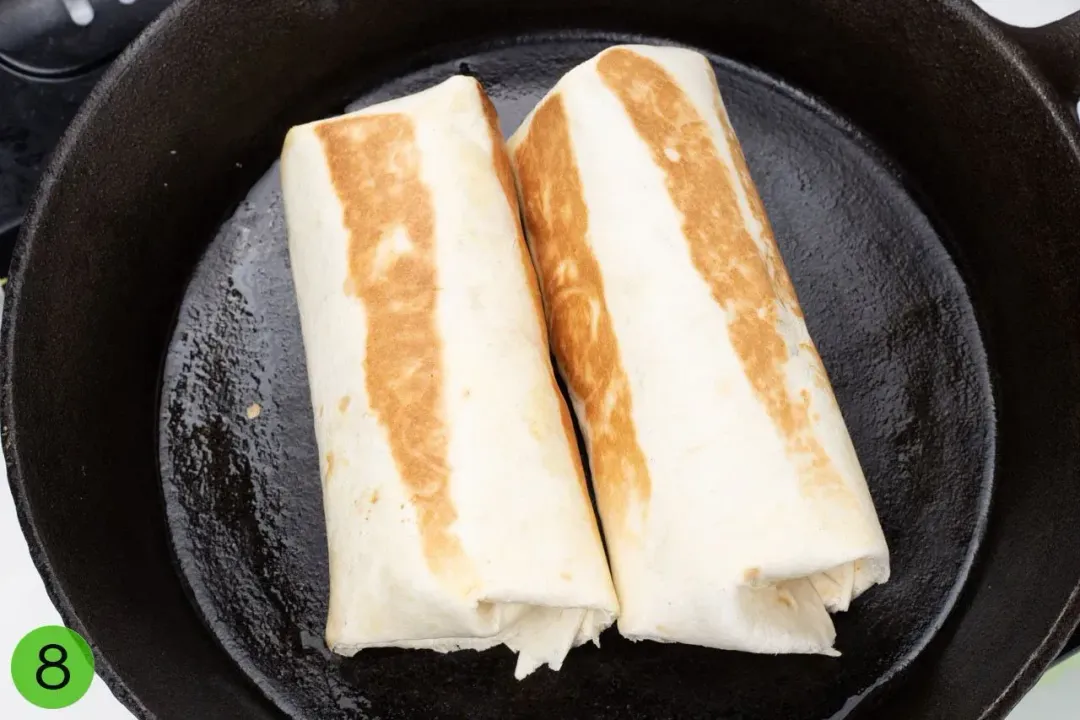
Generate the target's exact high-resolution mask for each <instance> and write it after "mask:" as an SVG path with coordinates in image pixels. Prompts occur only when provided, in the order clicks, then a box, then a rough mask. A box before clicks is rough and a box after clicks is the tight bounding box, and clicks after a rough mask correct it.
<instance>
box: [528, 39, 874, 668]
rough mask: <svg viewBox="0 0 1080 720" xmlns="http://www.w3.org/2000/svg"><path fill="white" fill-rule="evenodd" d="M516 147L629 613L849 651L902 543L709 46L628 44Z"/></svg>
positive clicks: (570, 81)
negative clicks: (876, 499)
mask: <svg viewBox="0 0 1080 720" xmlns="http://www.w3.org/2000/svg"><path fill="white" fill-rule="evenodd" d="M510 149H511V157H512V162H513V164H514V167H515V171H516V175H517V179H518V184H519V190H520V195H521V200H522V204H523V210H524V217H525V224H526V232H527V236H528V238H529V242H530V246H531V251H532V255H533V258H534V262H535V264H536V267H537V271H538V274H539V277H540V281H541V290H542V294H543V299H544V303H545V306H546V309H547V314H548V322H549V326H550V332H551V340H552V345H553V347H554V350H555V355H556V358H557V360H558V363H559V365H560V367H561V371H562V373H563V374H564V376H565V377H566V379H567V382H568V385H569V387H570V390H571V394H572V398H573V404H574V408H575V410H576V412H577V415H578V418H579V420H580V421H581V424H582V426H583V428H584V431H585V435H586V438H587V445H588V452H589V460H590V465H591V469H592V476H593V484H594V489H595V491H596V497H597V504H598V507H599V511H600V515H601V519H602V521H603V529H604V533H605V538H606V540H607V546H608V552H609V554H610V558H611V568H612V575H613V577H614V579H615V585H616V589H617V591H618V595H619V602H620V605H621V615H620V618H619V629H620V631H621V632H622V634H624V635H626V636H627V637H630V638H632V639H651V640H658V641H663V642H684V643H692V644H696V645H705V646H709V647H716V648H726V649H733V650H744V651H751V652H762V653H822V654H836V652H835V650H834V649H833V644H834V640H835V630H834V628H833V624H832V620H831V618H830V616H829V614H828V611H838V610H845V609H847V607H848V605H849V603H850V602H851V600H852V599H853V598H855V597H857V596H858V595H859V594H860V593H862V592H863V591H865V590H866V589H867V588H869V587H870V586H871V585H874V584H875V583H881V582H885V581H886V580H887V579H888V577H889V554H888V548H887V547H886V543H885V538H884V536H883V534H882V531H881V527H880V525H879V522H878V518H877V515H876V512H875V509H874V505H873V502H872V500H871V497H870V494H869V492H868V490H867V485H866V481H865V479H864V477H863V473H862V470H861V469H860V466H859V461H858V458H857V457H856V454H855V450H854V448H853V446H852V443H851V439H850V437H849V435H848V431H847V429H846V427H845V425H844V420H843V418H842V417H841V414H840V410H839V408H838V407H837V404H836V400H835V398H834V397H833V392H832V388H831V386H830V383H829V379H828V377H827V376H826V373H825V369H824V367H823V365H822V362H821V359H820V357H819V356H818V353H817V350H816V349H815V346H814V342H813V340H812V339H811V338H810V335H809V334H808V332H807V329H806V324H805V323H804V321H803V316H802V311H801V310H800V307H799V303H798V300H797V298H796V296H795V292H794V290H793V288H792V285H791V281H790V280H789V278H788V274H787V271H786V269H785V267H784V264H783V262H782V260H781V258H780V254H779V252H778V250H777V246H776V243H775V241H774V239H773V235H772V231H771V229H770V227H769V223H768V220H767V219H766V217H765V213H764V210H763V208H762V203H761V200H760V198H759V197H758V194H757V191H756V189H755V187H754V184H753V182H752V180H751V178H750V174H749V172H748V170H747V166H746V162H745V160H744V159H743V155H742V152H741V150H740V147H739V143H738V141H737V139H736V137H735V134H734V132H733V130H732V127H731V123H730V122H729V120H728V117H727V113H726V111H725V109H724V105H723V102H722V101H721V99H720V94H719V91H718V89H717V85H716V79H715V76H714V74H713V70H712V67H711V66H710V64H709V62H708V61H707V60H706V59H705V58H704V57H703V56H702V55H700V54H698V53H695V52H691V51H688V50H683V49H678V48H671V47H664V48H660V47H645V46H624V47H616V48H611V49H608V50H606V51H605V52H603V53H601V54H600V55H599V56H597V57H595V58H593V59H591V60H590V61H588V62H586V63H584V64H583V65H581V66H579V67H577V68H575V69H574V70H572V71H571V72H570V73H568V74H567V75H566V76H565V77H564V78H563V79H562V80H561V81H560V82H559V83H558V84H557V85H556V87H555V88H554V89H553V90H552V91H551V92H550V93H549V94H548V95H547V96H546V97H545V98H544V100H543V101H542V102H541V103H540V105H539V106H538V107H537V108H536V109H535V110H534V111H533V113H532V114H531V115H530V116H529V117H528V118H527V119H526V120H525V122H524V123H523V125H522V126H521V128H520V129H518V131H517V132H516V133H515V134H514V136H513V137H512V138H511V140H510Z"/></svg>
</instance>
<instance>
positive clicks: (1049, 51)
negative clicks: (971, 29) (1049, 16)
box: [1006, 12, 1080, 108]
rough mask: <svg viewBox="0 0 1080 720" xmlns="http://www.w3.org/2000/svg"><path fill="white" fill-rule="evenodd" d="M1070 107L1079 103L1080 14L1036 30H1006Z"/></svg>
mask: <svg viewBox="0 0 1080 720" xmlns="http://www.w3.org/2000/svg"><path fill="white" fill-rule="evenodd" d="M1006 32H1007V34H1009V35H1010V36H1012V38H1013V39H1014V40H1016V41H1017V42H1018V43H1020V45H1021V46H1023V48H1024V49H1025V50H1026V51H1027V53H1028V55H1029V56H1030V57H1031V59H1032V60H1033V61H1034V62H1035V64H1036V65H1038V66H1039V68H1040V69H1041V70H1042V71H1043V73H1044V74H1045V75H1046V78H1047V80H1049V81H1050V84H1051V85H1052V86H1053V87H1054V88H1055V89H1056V90H1057V91H1058V92H1059V93H1061V95H1062V98H1063V99H1064V100H1066V101H1068V103H1069V105H1070V106H1072V107H1073V108H1075V107H1076V105H1075V103H1076V102H1077V101H1078V100H1080V12H1075V13H1073V14H1072V15H1069V16H1068V17H1065V18H1063V19H1061V20H1058V21H1057V22H1055V23H1051V24H1049V25H1046V26H1043V27H1037V28H1018V27H1009V28H1006Z"/></svg>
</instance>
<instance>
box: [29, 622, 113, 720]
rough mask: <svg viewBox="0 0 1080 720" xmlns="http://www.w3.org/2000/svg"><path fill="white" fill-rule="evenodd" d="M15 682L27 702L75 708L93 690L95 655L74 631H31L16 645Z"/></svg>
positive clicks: (51, 627) (52, 627) (50, 628)
mask: <svg viewBox="0 0 1080 720" xmlns="http://www.w3.org/2000/svg"><path fill="white" fill-rule="evenodd" d="M11 679H12V680H13V681H14V682H15V689H16V690H18V691H19V694H20V695H22V696H23V697H24V698H26V700H27V701H29V702H31V703H33V704H34V705H37V706H38V707H40V708H46V709H48V710H57V709H59V708H66V707H67V706H68V705H74V704H75V703H76V702H78V701H79V700H81V699H82V696H83V695H85V694H86V691H87V690H89V689H90V683H91V682H92V681H93V679H94V656H93V654H92V653H91V652H90V646H89V645H87V644H86V641H85V640H83V639H82V637H80V635H79V634H78V633H77V632H75V631H74V630H69V629H67V628H66V627H60V626H59V625H46V626H45V627H39V628H38V629H37V630H33V631H31V632H30V633H29V634H28V635H27V636H26V637H24V638H23V639H22V640H20V641H19V644H18V645H16V646H15V654H14V655H12V656H11Z"/></svg>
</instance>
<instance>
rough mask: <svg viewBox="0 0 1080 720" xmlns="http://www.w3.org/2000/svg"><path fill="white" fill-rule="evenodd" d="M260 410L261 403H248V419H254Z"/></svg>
mask: <svg viewBox="0 0 1080 720" xmlns="http://www.w3.org/2000/svg"><path fill="white" fill-rule="evenodd" d="M261 412H262V405H260V404H259V403H251V404H250V405H248V409H247V417H248V420H254V419H255V418H257V417H259V413H261Z"/></svg>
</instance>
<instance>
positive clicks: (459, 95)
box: [282, 77, 617, 681]
mask: <svg viewBox="0 0 1080 720" xmlns="http://www.w3.org/2000/svg"><path fill="white" fill-rule="evenodd" d="M282 185H283V189H284V198H285V208H286V216H287V221H288V234H289V251H290V256H291V261H292V269H293V277H294V281H295V286H296V295H297V299H298V301H299V307H300V317H301V324H302V329H303V337H304V347H305V351H306V354H307V367H308V373H309V376H310V384H311V398H312V406H313V408H314V409H315V432H316V437H317V440H318V446H319V453H320V457H321V472H322V481H323V500H324V505H325V513H326V526H327V536H328V541H329V550H330V610H329V618H328V620H327V628H326V640H327V644H328V645H329V647H330V648H331V649H332V650H333V651H334V652H336V653H340V654H343V655H352V654H353V653H355V652H357V651H358V650H361V649H362V648H368V647H408V648H430V649H433V650H438V651H440V652H447V651H452V650H458V649H465V648H470V649H476V650H482V649H485V648H490V647H492V646H495V645H498V644H500V643H505V644H506V645H508V646H509V647H510V648H512V649H513V650H515V651H517V652H518V653H519V660H518V666H517V671H516V674H517V676H518V677H519V678H520V677H524V676H525V675H527V674H528V673H530V672H532V671H533V670H534V669H535V668H537V667H539V666H540V665H542V664H545V663H546V664H548V665H549V666H551V667H552V668H553V669H556V670H557V669H558V668H559V667H560V666H561V664H562V661H563V658H564V657H565V656H566V654H567V652H568V651H569V650H570V648H571V647H572V646H574V645H578V644H581V643H583V642H585V641H588V640H596V638H597V636H598V635H599V633H600V631H601V630H603V629H604V628H606V627H608V626H609V625H610V624H611V623H612V621H613V619H614V616H615V615H616V613H617V603H616V600H615V595H614V590H613V587H612V583H611V578H610V574H609V572H608V568H607V564H606V561H605V558H604V553H603V548H602V545H601V542H600V537H599V532H598V529H597V525H596V520H595V518H594V516H593V512H592V508H591V507H590V504H589V499H588V494H587V491H586V489H585V481H584V476H583V473H582V469H581V462H580V458H579V457H578V453H577V446H576V443H575V441H574V437H573V430H572V425H571V423H570V417H569V413H568V409H567V408H566V407H565V403H564V402H563V399H562V397H561V396H560V394H559V392H558V388H557V386H556V383H555V379H554V375H553V371H552V368H551V364H550V361H549V354H548V343H547V338H546V334H545V329H544V324H543V317H542V308H541V306H540V300H539V294H538V291H537V288H536V279H535V275H534V271H533V268H532V266H531V264H530V263H529V259H528V253H527V250H526V249H525V247H524V240H523V239H522V237H521V229H520V225H519V222H518V212H517V204H516V197H515V193H514V190H513V179H512V175H511V171H510V168H509V163H508V160H507V158H506V155H505V148H504V145H503V142H502V137H501V135H500V134H499V131H498V125H497V120H496V118H495V114H494V109H493V108H492V107H491V105H490V102H489V101H488V100H487V98H486V96H485V95H484V94H483V90H482V89H481V88H480V86H479V85H478V84H477V83H476V81H474V80H472V79H470V78H465V77H454V78H451V79H450V80H447V81H446V82H444V83H442V84H440V85H438V86H436V87H433V88H431V89H429V90H426V91H424V92H421V93H418V94H416V95H412V96H409V97H405V98H401V99H398V100H394V101H392V102H388V103H384V104H381V105H378V106H375V107H371V108H368V109H365V110H362V111H360V112H357V113H352V114H349V115H345V116H341V117H336V118H331V119H328V120H323V121H320V122H316V123H312V124H309V125H304V126H301V127H296V128H293V129H292V130H291V131H290V133H289V135H288V137H287V138H286V140H285V147H284V150H283V153H282ZM421 681H422V679H421Z"/></svg>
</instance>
